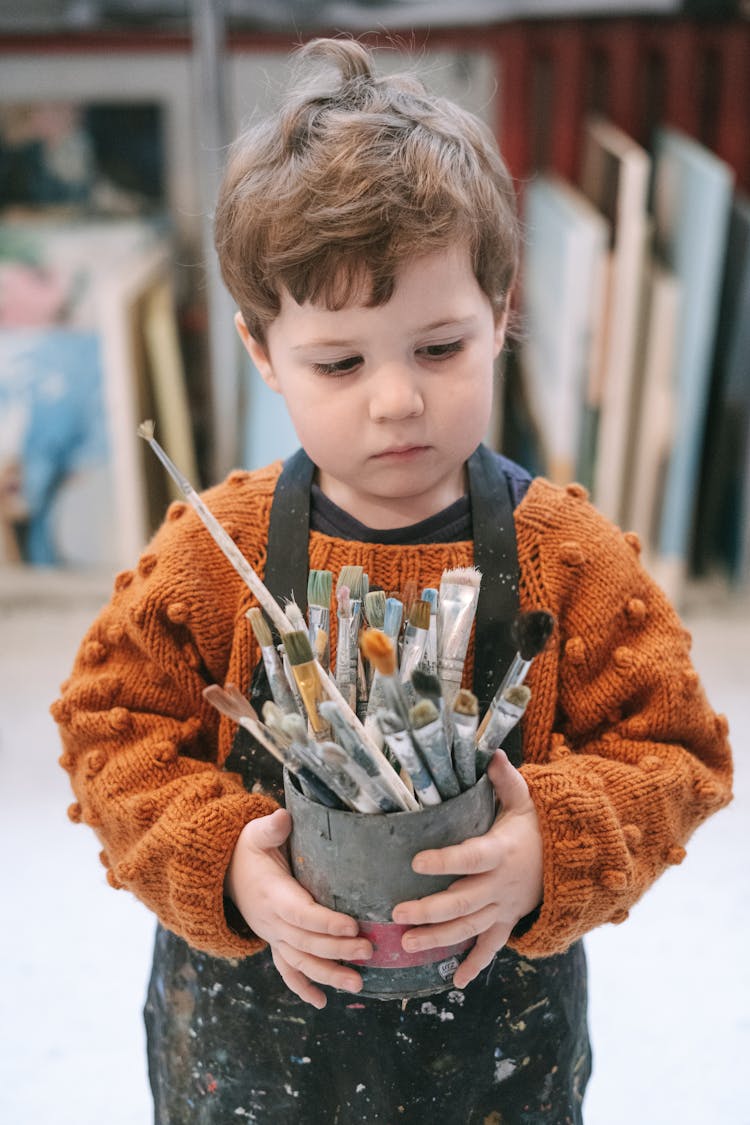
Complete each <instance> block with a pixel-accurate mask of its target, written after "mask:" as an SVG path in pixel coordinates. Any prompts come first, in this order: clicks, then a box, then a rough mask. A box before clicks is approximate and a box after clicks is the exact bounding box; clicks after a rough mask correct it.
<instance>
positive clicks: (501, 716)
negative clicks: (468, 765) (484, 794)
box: [477, 699, 526, 769]
mask: <svg viewBox="0 0 750 1125" xmlns="http://www.w3.org/2000/svg"><path fill="white" fill-rule="evenodd" d="M525 710H526V708H525V707H517V706H516V705H515V704H514V703H508V701H507V699H500V700H498V702H497V703H495V702H493V704H492V708H491V710H490V717H489V721H488V723H487V726H486V727H485V729H484V731H483V732H482V734H481V736H480V738H479V740H478V742H477V751H478V754H479V756H480V757H479V761H483V762H484V765H485V767H486V765H487V763H488V762H489V759H490V758H491V757H492V755H493V754H494V753H495V751H496V750H497V749H499V748H500V747H501V746H502V744H503V742H504V741H505V739H506V738H507V737H508V735H509V734H510V732H511V731H512V730H513V727H514V726H516V724H517V723H519V722H520V721H521V719H522V717H523V713H524V711H525ZM477 769H479V764H478V765H477Z"/></svg>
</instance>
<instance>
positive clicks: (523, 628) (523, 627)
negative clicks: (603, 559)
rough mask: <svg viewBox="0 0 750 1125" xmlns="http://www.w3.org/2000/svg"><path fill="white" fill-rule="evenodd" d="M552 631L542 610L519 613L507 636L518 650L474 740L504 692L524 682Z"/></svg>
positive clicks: (549, 619)
mask: <svg viewBox="0 0 750 1125" xmlns="http://www.w3.org/2000/svg"><path fill="white" fill-rule="evenodd" d="M554 628H555V619H554V617H553V616H552V614H551V613H547V611H546V610H544V609H533V610H530V611H529V612H528V613H519V615H518V617H517V618H516V620H515V621H514V622H513V624H512V626H511V636H512V638H513V641H514V643H515V645H516V648H517V649H518V651H517V652H516V655H515V656H514V657H513V661H512V663H511V665H510V668H509V669H508V671H507V672H506V673H505V676H504V677H503V682H502V683H501V684H500V687H499V688H498V689H497V691H496V692H495V697H494V699H493V700H492V703H491V704H490V706H489V709H488V711H487V714H486V715H485V716H484V718H483V719H482V722H481V724H480V726H479V730H478V731H477V740H479V739H481V737H482V735H483V734H484V731H485V729H486V727H487V723H488V722H489V720H490V716H491V715H492V712H493V710H494V709H495V708H496V707H497V706H498V705H499V704H500V701H501V699H503V697H504V696H505V695H506V693H507V691H508V689H509V688H513V687H517V686H518V685H519V684H522V683H523V681H524V680H525V679H526V673H527V672H528V670H529V668H530V667H531V662H532V660H533V659H534V657H536V656H538V655H539V653H540V652H541V651H542V649H543V648H544V647H545V645H546V644H547V641H548V640H549V639H550V637H551V636H552V631H553V630H554Z"/></svg>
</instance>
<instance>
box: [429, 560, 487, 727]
mask: <svg viewBox="0 0 750 1125" xmlns="http://www.w3.org/2000/svg"><path fill="white" fill-rule="evenodd" d="M481 578H482V576H481V574H480V572H479V571H478V570H477V569H476V567H473V566H466V567H458V568H456V569H455V570H446V571H443V575H442V577H441V579H440V598H439V602H438V625H437V634H438V676H439V678H440V686H441V688H442V692H443V699H444V700H445V706H446V709H450V708H452V706H453V700H454V699H455V697H456V692H457V691H458V689H459V688H460V686H461V677H462V675H463V670H464V660H465V659H466V652H467V650H468V647H469V638H470V637H471V628H472V625H473V624H474V617H475V615H476V610H477V602H478V600H479V584H480V582H481Z"/></svg>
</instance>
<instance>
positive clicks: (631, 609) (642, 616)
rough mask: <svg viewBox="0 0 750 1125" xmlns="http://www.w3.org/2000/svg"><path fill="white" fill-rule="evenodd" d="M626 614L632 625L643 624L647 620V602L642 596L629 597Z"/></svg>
mask: <svg viewBox="0 0 750 1125" xmlns="http://www.w3.org/2000/svg"><path fill="white" fill-rule="evenodd" d="M625 615H626V617H627V619H628V623H629V624H630V625H642V624H643V622H644V621H645V620H646V603H645V602H644V601H642V600H641V598H629V599H628V603H627V605H626V606H625Z"/></svg>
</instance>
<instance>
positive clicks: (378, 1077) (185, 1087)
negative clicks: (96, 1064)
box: [145, 446, 591, 1125]
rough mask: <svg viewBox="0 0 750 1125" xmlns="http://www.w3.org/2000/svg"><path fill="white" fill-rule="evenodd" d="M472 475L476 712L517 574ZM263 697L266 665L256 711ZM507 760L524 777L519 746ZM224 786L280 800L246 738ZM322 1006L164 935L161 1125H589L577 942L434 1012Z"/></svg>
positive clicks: (279, 511)
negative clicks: (585, 1122)
mask: <svg viewBox="0 0 750 1125" xmlns="http://www.w3.org/2000/svg"><path fill="white" fill-rule="evenodd" d="M468 471H469V490H470V495H471V507H472V523H473V535H474V563H475V565H476V566H477V567H478V568H479V569H480V570H481V571H482V574H483V576H484V579H483V582H482V586H481V590H480V597H479V604H478V607H477V621H476V629H475V650H474V685H473V686H474V690H475V693H476V694H477V696H478V697H479V700H480V707H481V709H482V710H484V709H485V707H486V706H487V704H488V703H489V700H490V699H491V698H492V695H493V694H494V688H495V686H496V685H497V683H499V681H500V679H501V676H502V673H503V672H504V671H505V669H506V668H507V666H508V664H509V663H510V661H511V659H512V657H513V655H514V647H513V644H512V641H511V639H510V633H509V626H510V623H511V621H512V620H513V618H514V617H515V615H516V613H517V612H518V561H517V553H516V540H515V527H514V522H513V501H512V497H511V492H510V488H509V483H508V480H507V477H506V476H505V474H504V473H503V472H502V471H501V469H500V468H499V467H498V462H497V460H496V458H495V457H493V455H492V454H491V453H490V452H489V451H488V450H487V449H485V448H484V447H483V446H480V447H479V449H478V450H477V451H476V452H475V453H474V454H473V455H472V457H471V458H470V459H469V461H468ZM313 472H314V466H313V464H312V462H311V461H310V460H309V458H308V457H307V456H306V454H304V452H303V451H299V452H298V453H297V454H295V455H294V456H293V457H291V458H290V459H289V461H287V462H286V463H285V465H284V468H283V471H282V474H281V476H280V478H279V481H278V483H277V486H276V490H275V493H274V500H273V505H272V509H271V517H270V523H269V533H268V555H267V562H266V568H265V574H264V582H265V584H266V586H268V588H269V589H270V590H271V592H272V593H273V594H274V595H275V596H276V597H277V598H282V597H288V596H290V593H291V592H292V591H294V593H295V595H296V596H297V599H298V601H299V600H300V597H301V595H302V594H303V593H304V591H306V589H307V571H308V538H309V513H310V485H311V483H312V476H313ZM493 576H495V578H496V579H497V580H495V581H493V580H492V577H493ZM269 695H270V692H269V690H268V683H267V680H266V676H265V671H264V668H263V664H262V663H260V664H259V665H258V667H257V668H256V670H255V673H254V675H253V681H252V686H251V699H252V702H253V705H254V706H256V707H257V708H258V709H260V707H261V706H262V703H263V702H264V701H265V699H267V698H269ZM506 750H507V751H508V754H509V757H510V758H511V760H512V761H513V762H514V764H516V765H519V764H520V761H521V739H520V732H519V730H518V728H517V730H516V732H515V738H514V739H512V740H509V744H508V745H506ZM225 768H226V769H228V770H232V771H234V772H238V773H240V774H241V775H242V777H243V780H244V781H245V784H246V786H247V788H248V789H250V788H252V787H253V785H254V784H255V783H257V782H260V783H261V785H262V786H263V788H264V789H265V790H266V791H270V792H272V793H274V795H275V796H277V798H279V799H281V796H282V793H283V789H282V784H281V772H280V769H279V767H278V765H277V763H276V762H275V761H274V759H273V758H271V756H270V755H269V754H267V753H266V752H265V751H263V750H261V749H259V748H258V747H257V746H255V745H254V744H253V742H252V740H251V739H249V738H248V737H247V736H246V735H245V732H244V731H242V730H240V731H238V735H237V738H236V739H235V743H234V745H233V748H232V751H231V754H230V755H229V757H228V759H227V761H226V763H225ZM325 991H326V994H327V997H328V1003H327V1005H326V1007H325V1008H324V1009H322V1010H321V1011H318V1010H317V1009H315V1008H313V1007H311V1006H310V1005H308V1004H305V1003H303V1002H302V1001H301V1000H300V999H299V998H298V997H297V996H295V995H294V994H293V993H291V992H290V991H289V990H288V989H287V987H286V985H285V984H284V983H283V981H282V979H281V977H280V976H279V974H278V972H277V970H276V968H275V966H274V964H273V961H272V959H271V956H270V953H269V952H268V950H264V951H263V952H261V953H259V954H257V955H255V956H253V957H248V958H246V959H244V960H241V961H228V960H224V959H219V958H214V957H210V956H208V955H207V954H204V953H200V952H198V951H197V950H195V949H192V948H191V947H190V946H188V945H187V943H186V942H184V941H183V940H182V939H181V938H178V937H176V936H175V935H174V934H172V933H170V932H169V931H167V930H165V929H163V928H162V927H161V926H159V927H158V928H157V935H156V945H155V950H154V962H153V970H152V975H151V981H150V984H149V990H148V998H147V1002H146V1008H145V1020H146V1027H147V1032H148V1060H149V1077H150V1081H151V1088H152V1091H153V1096H154V1107H155V1118H154V1120H155V1125H227V1123H229V1122H235V1121H236V1122H238V1125H240V1123H242V1122H244V1121H252V1122H259V1123H264V1125H287V1123H288V1125H336V1123H340V1125H348V1123H350V1122H364V1123H369V1122H386V1123H388V1125H396V1123H398V1122H403V1123H406V1125H424V1123H425V1122H428V1121H430V1120H436V1121H439V1122H440V1123H441V1125H480V1123H481V1125H538V1123H542V1122H544V1123H549V1125H576V1123H580V1122H582V1117H581V1103H582V1100H583V1094H584V1091H585V1087H586V1083H587V1081H588V1077H589V1074H590V1070H591V1053H590V1047H589V1040H588V1031H587V1025H586V964H585V958H584V953H583V947H582V945H581V943H580V942H577V943H576V944H575V945H573V946H572V947H571V949H569V950H568V951H567V952H566V953H564V954H561V955H560V956H557V957H550V958H544V959H542V960H534V961H527V960H525V959H524V958H522V957H519V956H518V955H517V954H515V953H513V952H512V951H511V950H509V949H503V950H501V951H500V952H499V953H498V954H497V955H496V957H495V958H494V960H493V962H492V964H491V965H490V966H489V967H488V968H487V969H485V970H484V971H483V972H482V973H481V974H480V975H479V977H478V978H477V979H476V980H474V981H472V982H471V984H469V985H468V986H467V987H466V988H465V989H462V990H459V989H454V990H452V991H448V992H442V993H437V994H435V996H434V997H431V998H425V997H420V998H418V999H413V1000H408V1001H401V1000H398V1001H396V1000H388V1001H384V1000H374V999H368V998H364V997H358V996H356V995H355V994H352V993H344V992H337V991H335V990H333V989H330V988H326V989H325Z"/></svg>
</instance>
